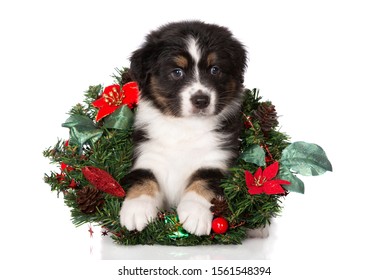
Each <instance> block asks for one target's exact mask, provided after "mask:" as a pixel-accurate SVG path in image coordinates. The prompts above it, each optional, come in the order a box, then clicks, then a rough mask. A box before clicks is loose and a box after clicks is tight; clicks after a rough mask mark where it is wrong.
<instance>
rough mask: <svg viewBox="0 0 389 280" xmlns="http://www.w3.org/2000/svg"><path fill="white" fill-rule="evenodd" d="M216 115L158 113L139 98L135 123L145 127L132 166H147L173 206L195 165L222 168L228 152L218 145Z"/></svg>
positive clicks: (195, 167) (179, 197)
mask: <svg viewBox="0 0 389 280" xmlns="http://www.w3.org/2000/svg"><path fill="white" fill-rule="evenodd" d="M217 124H218V118H217V117H216V116H214V117H188V118H175V117H170V116H165V115H163V114H161V113H160V112H159V111H158V110H157V109H155V108H154V107H153V106H152V105H151V104H150V103H148V102H145V101H143V102H140V104H139V107H138V112H137V118H136V123H135V126H136V127H138V128H142V129H144V130H145V131H147V136H148V138H149V140H148V141H145V142H143V143H142V144H141V145H140V146H139V147H138V149H137V150H136V153H137V155H138V158H137V161H136V163H135V165H134V167H133V168H134V169H138V168H144V169H150V170H151V171H152V172H153V173H154V175H155V176H156V178H157V180H158V183H159V185H160V189H161V192H162V194H163V196H164V199H165V200H166V202H167V203H168V205H169V206H177V204H178V202H179V201H180V199H181V197H182V195H183V193H184V190H185V187H186V186H187V184H188V180H189V178H190V176H191V175H192V174H193V173H194V172H195V171H196V170H197V169H199V168H204V167H205V168H207V167H208V168H219V169H226V168H227V164H226V163H227V161H228V160H229V158H230V157H231V153H230V152H229V151H226V150H222V149H220V147H219V146H220V143H221V140H222V139H221V137H223V135H221V134H220V133H217V132H215V129H216V128H217Z"/></svg>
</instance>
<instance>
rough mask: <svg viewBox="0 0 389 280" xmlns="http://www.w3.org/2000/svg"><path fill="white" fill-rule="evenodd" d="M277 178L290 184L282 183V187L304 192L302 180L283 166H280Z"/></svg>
mask: <svg viewBox="0 0 389 280" xmlns="http://www.w3.org/2000/svg"><path fill="white" fill-rule="evenodd" d="M277 178H279V179H282V180H286V181H289V182H290V185H282V187H283V188H284V189H286V190H288V191H290V192H297V193H302V194H303V193H304V189H305V187H304V182H303V181H301V180H300V179H299V178H298V177H297V176H296V175H294V174H293V173H292V172H290V170H289V169H288V168H287V167H285V166H280V169H279V171H278V175H277Z"/></svg>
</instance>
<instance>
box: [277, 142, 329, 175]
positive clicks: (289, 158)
mask: <svg viewBox="0 0 389 280" xmlns="http://www.w3.org/2000/svg"><path fill="white" fill-rule="evenodd" d="M280 163H281V164H282V165H283V166H285V167H287V168H289V169H290V170H292V171H294V172H296V173H298V174H301V175H304V176H317V175H321V174H323V173H325V172H326V171H332V165H331V163H330V161H329V160H328V158H327V156H326V153H325V152H324V150H323V149H322V148H321V147H320V146H318V145H316V144H311V143H306V142H302V141H300V142H294V143H292V144H290V145H289V146H288V147H286V148H285V149H284V150H283V151H282V156H281V160H280Z"/></svg>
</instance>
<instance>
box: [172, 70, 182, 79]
mask: <svg viewBox="0 0 389 280" xmlns="http://www.w3.org/2000/svg"><path fill="white" fill-rule="evenodd" d="M170 76H171V77H172V78H173V79H175V80H179V79H181V78H182V77H183V76H184V70H182V69H181V68H176V69H174V70H173V71H172V72H171V73H170Z"/></svg>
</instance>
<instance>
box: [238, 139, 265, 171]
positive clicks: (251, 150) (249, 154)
mask: <svg viewBox="0 0 389 280" xmlns="http://www.w3.org/2000/svg"><path fill="white" fill-rule="evenodd" d="M241 158H242V159H243V160H244V161H246V162H249V163H254V164H256V165H258V166H265V165H266V162H265V151H264V150H263V149H262V148H261V147H260V146H259V145H256V144H254V145H251V146H249V147H248V148H247V149H246V150H244V151H243V153H242V155H241Z"/></svg>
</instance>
